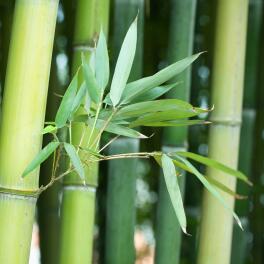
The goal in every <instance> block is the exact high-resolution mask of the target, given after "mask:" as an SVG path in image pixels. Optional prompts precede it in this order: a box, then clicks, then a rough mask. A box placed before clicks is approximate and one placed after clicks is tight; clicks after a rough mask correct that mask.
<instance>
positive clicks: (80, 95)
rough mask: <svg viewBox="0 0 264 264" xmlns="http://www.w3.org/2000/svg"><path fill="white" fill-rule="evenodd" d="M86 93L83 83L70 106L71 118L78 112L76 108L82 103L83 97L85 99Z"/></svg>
mask: <svg viewBox="0 0 264 264" xmlns="http://www.w3.org/2000/svg"><path fill="white" fill-rule="evenodd" d="M86 92H87V86H86V84H85V83H84V82H83V83H82V84H81V87H80V89H79V90H78V92H77V94H76V96H75V98H74V101H73V104H72V107H71V116H73V114H74V113H75V112H76V111H77V110H78V108H79V107H80V105H81V102H82V101H84V97H85V94H86Z"/></svg>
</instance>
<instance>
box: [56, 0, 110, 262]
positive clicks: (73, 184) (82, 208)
mask: <svg viewBox="0 0 264 264" xmlns="http://www.w3.org/2000/svg"><path fill="white" fill-rule="evenodd" d="M108 7H109V0H104V1H100V2H97V1H95V0H92V1H91V0H79V1H78V2H77V10H76V22H75V32H74V40H73V42H74V47H73V67H72V72H73V74H74V73H75V72H76V70H77V68H78V67H79V65H80V63H81V53H82V52H85V53H87V51H88V56H89V50H90V49H91V48H92V47H94V43H93V42H94V40H95V38H96V36H97V35H98V33H99V30H100V28H101V23H100V21H104V25H103V27H104V28H103V29H104V31H105V32H107V23H106V22H105V21H107V17H105V16H108ZM102 10H104V12H102ZM98 12H102V13H98ZM95 18H96V19H95ZM83 129H84V128H83V126H82V125H80V124H75V125H74V126H73V128H72V140H73V144H76V145H78V144H79V142H80V139H81V137H82V131H83ZM90 130H91V128H87V129H86V130H85V135H84V140H83V142H88V139H89V137H90ZM95 137H96V135H95ZM82 146H83V147H85V145H84V144H82ZM85 174H86V175H85V177H86V179H85V182H86V185H85V186H84V185H83V181H82V180H80V178H79V176H78V175H77V174H76V173H71V174H70V175H69V176H67V177H65V180H64V186H63V200H62V214H61V237H60V239H61V245H60V260H59V261H60V263H61V264H67V263H69V264H71V263H80V264H82V263H91V262H92V249H93V225H94V213H95V192H96V187H97V180H98V179H97V178H98V164H97V163H93V164H91V165H90V166H88V167H86V170H85Z"/></svg>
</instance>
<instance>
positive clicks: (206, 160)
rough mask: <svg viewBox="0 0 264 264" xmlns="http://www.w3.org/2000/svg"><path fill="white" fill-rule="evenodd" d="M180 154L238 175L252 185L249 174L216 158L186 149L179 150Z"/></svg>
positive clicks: (234, 175)
mask: <svg viewBox="0 0 264 264" xmlns="http://www.w3.org/2000/svg"><path fill="white" fill-rule="evenodd" d="M177 154H178V155H180V156H182V157H185V158H190V159H192V160H195V161H197V162H200V163H202V164H204V165H206V166H208V167H211V168H214V169H218V170H220V171H223V172H225V173H227V174H229V175H231V176H233V177H236V178H237V179H240V180H242V181H244V182H246V183H247V184H249V185H252V183H251V182H250V181H249V180H248V178H247V176H246V175H245V174H243V173H242V172H240V171H237V170H234V169H232V168H230V167H228V166H226V165H224V164H222V163H220V162H218V161H216V160H214V159H210V158H207V157H204V156H201V155H198V154H195V153H191V152H186V151H181V152H177Z"/></svg>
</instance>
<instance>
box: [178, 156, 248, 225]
mask: <svg viewBox="0 0 264 264" xmlns="http://www.w3.org/2000/svg"><path fill="white" fill-rule="evenodd" d="M175 156H176V157H177V158H178V159H179V160H180V161H182V162H183V163H184V164H185V165H186V166H187V167H188V168H189V169H190V170H191V172H192V174H194V175H195V176H196V177H197V178H198V179H199V180H200V182H201V183H202V184H203V185H204V187H205V188H206V189H207V190H208V191H209V192H210V193H211V194H212V195H213V196H214V197H215V198H216V199H217V200H218V201H219V202H220V203H221V204H222V205H223V206H224V207H225V208H226V209H227V210H228V211H230V212H231V213H232V215H233V217H234V219H235V220H236V222H237V224H238V225H239V227H240V228H241V229H242V230H243V227H242V224H241V222H240V220H239V217H238V216H237V214H236V213H235V212H234V211H233V210H232V208H230V207H229V206H228V205H227V203H226V201H225V199H224V198H223V197H222V196H221V194H220V193H219V192H218V191H217V189H216V188H215V187H213V185H212V184H210V183H209V182H208V181H207V179H206V177H204V176H203V175H202V174H201V173H200V172H199V171H198V170H197V169H196V168H195V167H194V166H193V165H192V164H191V163H190V162H189V161H188V160H187V159H185V158H183V157H181V156H179V155H175Z"/></svg>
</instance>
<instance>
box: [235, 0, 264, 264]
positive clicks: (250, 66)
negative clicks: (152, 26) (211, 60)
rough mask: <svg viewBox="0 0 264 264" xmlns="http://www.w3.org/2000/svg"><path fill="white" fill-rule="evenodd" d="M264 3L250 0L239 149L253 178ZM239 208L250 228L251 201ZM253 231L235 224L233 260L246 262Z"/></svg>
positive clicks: (243, 168) (243, 165)
mask: <svg viewBox="0 0 264 264" xmlns="http://www.w3.org/2000/svg"><path fill="white" fill-rule="evenodd" d="M262 7H263V2H262V1H259V0H250V2H249V14H248V27H247V32H248V34H247V50H246V69H245V81H244V86H245V90H244V102H243V105H244V108H243V115H242V120H243V122H242V127H241V138H240V150H239V163H238V168H239V169H240V170H241V171H243V172H244V173H245V174H246V175H248V177H249V178H251V177H252V175H251V172H252V159H251V157H252V154H253V142H254V137H255V135H254V125H255V117H256V110H255V105H256V102H255V101H256V90H257V89H256V88H257V80H258V60H259V55H260V36H261V23H262ZM237 189H238V193H243V194H249V189H248V187H247V188H245V186H243V185H242V184H238V187H237ZM236 211H237V213H238V215H239V216H240V218H241V219H243V221H244V222H245V227H246V229H248V214H249V203H237V204H236ZM248 236H249V232H248V230H247V231H244V232H242V231H241V230H240V229H239V228H238V227H237V226H234V233H233V243H232V255H231V263H233V264H240V263H244V262H245V257H246V255H247V254H248V253H249V248H250V247H249V245H248V242H247V241H248Z"/></svg>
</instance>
